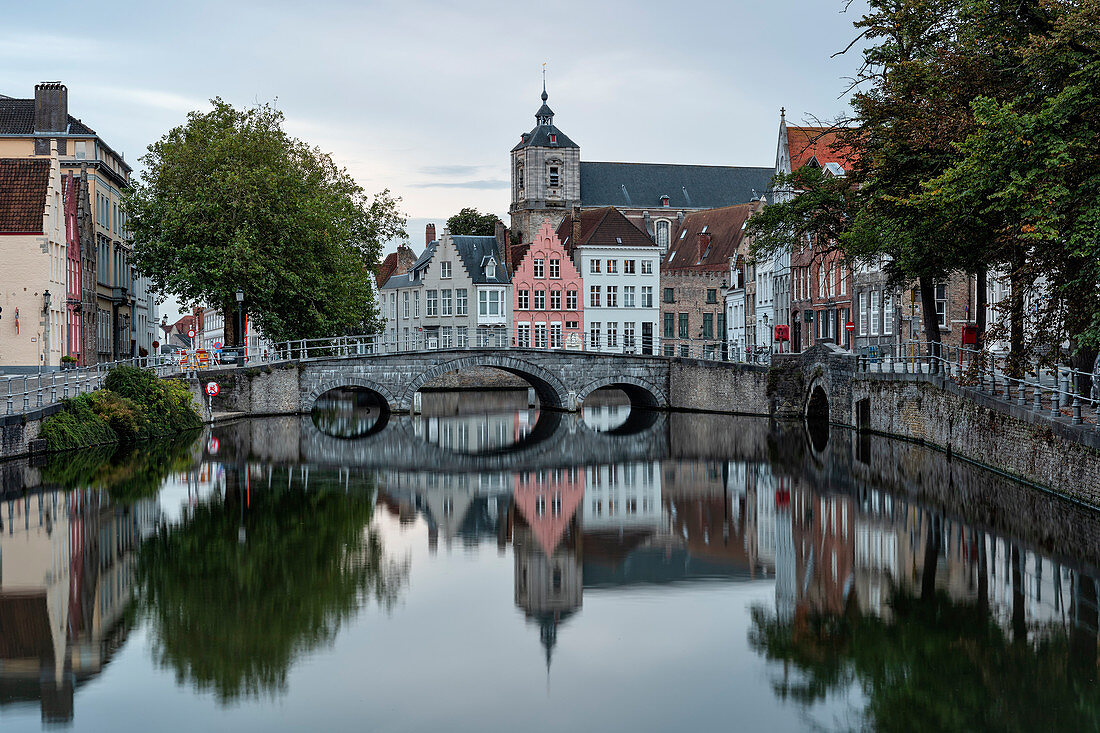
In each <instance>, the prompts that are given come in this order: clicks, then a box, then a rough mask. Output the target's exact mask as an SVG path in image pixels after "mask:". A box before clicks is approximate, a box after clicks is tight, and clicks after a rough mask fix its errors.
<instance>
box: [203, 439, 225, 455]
mask: <svg viewBox="0 0 1100 733" xmlns="http://www.w3.org/2000/svg"><path fill="white" fill-rule="evenodd" d="M221 445H222V444H221V443H219V442H218V439H217V438H215V437H213V436H211V438H210V440H208V441H206V452H207V453H209V454H210V455H212V456H216V455H218V449H219V448H221Z"/></svg>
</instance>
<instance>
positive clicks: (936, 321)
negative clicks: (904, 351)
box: [918, 276, 940, 371]
mask: <svg viewBox="0 0 1100 733" xmlns="http://www.w3.org/2000/svg"><path fill="white" fill-rule="evenodd" d="M918 282H919V283H920V302H921V316H922V318H923V320H924V340H925V341H927V342H928V355H929V356H930V357H938V356H939V355H940V317H939V315H938V314H937V313H936V283H935V281H934V280H933V279H932V278H931V277H929V276H922V277H921V278H920V280H919V281H918ZM938 369H939V365H938V363H937V362H934V361H933V362H932V366H931V367H930V370H931V371H938Z"/></svg>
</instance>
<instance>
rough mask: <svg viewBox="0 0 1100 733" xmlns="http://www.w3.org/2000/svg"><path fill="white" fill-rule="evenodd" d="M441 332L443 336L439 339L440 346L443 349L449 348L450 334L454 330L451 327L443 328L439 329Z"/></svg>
mask: <svg viewBox="0 0 1100 733" xmlns="http://www.w3.org/2000/svg"><path fill="white" fill-rule="evenodd" d="M440 330H441V331H442V332H443V336H442V338H441V339H440V345H441V346H442V347H443V348H444V349H449V348H451V332H452V331H453V330H454V329H453V328H452V327H451V326H444V327H443V328H441V329H440Z"/></svg>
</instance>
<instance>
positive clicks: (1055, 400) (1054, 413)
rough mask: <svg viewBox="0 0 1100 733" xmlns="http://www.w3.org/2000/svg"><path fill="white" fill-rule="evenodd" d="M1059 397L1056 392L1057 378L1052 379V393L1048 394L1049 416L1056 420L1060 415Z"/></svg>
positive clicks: (1060, 403) (1060, 404)
mask: <svg viewBox="0 0 1100 733" xmlns="http://www.w3.org/2000/svg"><path fill="white" fill-rule="evenodd" d="M1060 397H1061V395H1060V394H1059V392H1058V378H1057V377H1055V378H1054V391H1053V392H1051V393H1050V416H1051V417H1052V418H1056V417H1058V416H1059V415H1061V414H1062V402H1061V399H1060Z"/></svg>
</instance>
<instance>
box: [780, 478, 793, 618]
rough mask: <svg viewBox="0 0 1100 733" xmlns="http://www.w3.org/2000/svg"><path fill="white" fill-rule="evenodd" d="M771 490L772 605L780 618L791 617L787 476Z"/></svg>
mask: <svg viewBox="0 0 1100 733" xmlns="http://www.w3.org/2000/svg"><path fill="white" fill-rule="evenodd" d="M776 486H777V488H776V491H775V608H776V612H777V614H778V616H779V620H780V621H789V620H790V619H791V618H793V617H794V607H795V602H796V600H797V581H796V575H797V571H796V570H795V554H794V530H793V527H792V526H791V490H790V487H791V479H790V478H789V477H787V476H780V477H778V479H777V481H776Z"/></svg>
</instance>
